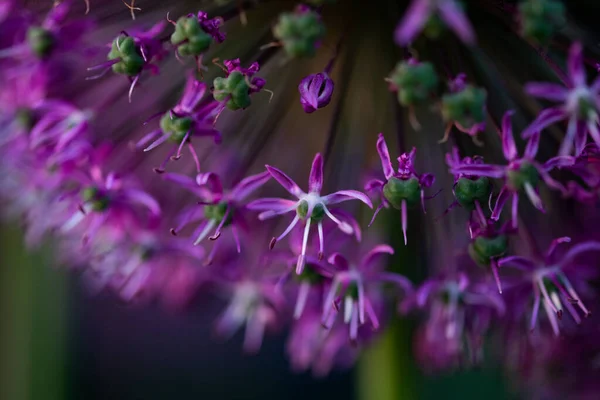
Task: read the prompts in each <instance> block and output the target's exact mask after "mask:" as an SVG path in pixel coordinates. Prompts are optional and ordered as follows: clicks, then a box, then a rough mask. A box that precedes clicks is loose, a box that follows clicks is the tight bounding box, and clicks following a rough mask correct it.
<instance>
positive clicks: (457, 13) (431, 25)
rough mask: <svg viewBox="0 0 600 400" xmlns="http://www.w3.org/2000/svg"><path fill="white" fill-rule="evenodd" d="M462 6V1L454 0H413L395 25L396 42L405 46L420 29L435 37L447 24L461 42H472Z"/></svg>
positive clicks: (473, 38) (471, 30) (472, 34)
mask: <svg viewBox="0 0 600 400" xmlns="http://www.w3.org/2000/svg"><path fill="white" fill-rule="evenodd" d="M462 8H463V6H462V3H460V2H459V1H456V0H413V1H412V2H411V3H410V6H408V10H407V11H406V13H405V14H404V17H403V18H402V20H401V21H400V23H399V24H398V26H397V27H396V32H395V33H394V37H395V39H396V43H398V44H399V45H401V46H406V45H407V44H409V43H410V42H412V41H413V40H414V39H415V38H416V37H417V35H418V34H419V33H420V32H421V31H424V32H425V34H426V35H427V36H429V37H432V38H436V37H438V36H439V35H440V33H441V31H442V30H443V29H444V27H445V26H447V27H448V28H450V29H452V30H453V31H454V33H456V35H457V36H458V37H459V38H460V39H461V40H462V41H463V42H465V43H467V44H474V43H475V33H474V32H473V27H472V26H471V23H470V22H469V20H468V19H467V17H466V16H465V14H464V12H463V10H462ZM444 25H445V26H444Z"/></svg>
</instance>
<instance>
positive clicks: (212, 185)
mask: <svg viewBox="0 0 600 400" xmlns="http://www.w3.org/2000/svg"><path fill="white" fill-rule="evenodd" d="M196 183H197V184H198V185H199V186H204V185H207V186H208V187H209V189H210V191H211V192H213V193H214V194H217V195H222V194H223V185H222V184H221V178H219V175H217V174H215V173H214V172H205V173H201V174H198V175H196Z"/></svg>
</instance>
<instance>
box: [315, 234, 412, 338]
mask: <svg viewBox="0 0 600 400" xmlns="http://www.w3.org/2000/svg"><path fill="white" fill-rule="evenodd" d="M383 254H394V249H392V248H391V247H390V246H388V245H387V244H380V245H377V246H375V247H373V249H371V250H370V251H369V252H368V253H367V254H365V255H364V257H363V258H362V259H360V260H359V261H358V262H355V261H353V260H348V259H346V258H345V257H344V256H343V255H342V254H340V253H334V254H332V255H331V256H329V258H328V261H329V263H331V264H332V265H334V266H335V267H336V272H335V273H334V275H333V279H332V282H331V286H330V288H329V292H328V293H327V297H326V298H325V301H324V302H323V315H322V316H321V322H322V323H323V326H324V327H325V328H327V329H331V327H332V326H333V324H334V322H335V319H336V316H337V314H338V312H339V311H340V310H341V308H342V307H343V309H344V323H346V324H348V325H349V332H350V340H351V341H352V342H356V340H357V338H358V328H359V327H360V326H362V325H364V324H365V323H367V320H368V321H369V323H370V325H371V327H372V328H373V330H377V329H379V324H380V323H379V317H378V316H377V312H376V311H375V307H374V304H375V303H376V302H378V301H379V300H378V299H379V296H380V295H381V289H382V285H383V284H385V283H392V284H394V285H395V286H397V287H398V288H399V289H402V290H403V291H404V292H405V293H407V292H410V291H411V290H412V284H411V283H410V281H409V280H408V279H406V278H405V277H404V276H402V275H400V274H396V273H392V272H386V271H384V270H382V263H381V262H378V261H380V260H378V259H379V257H380V256H381V255H383ZM342 303H343V304H342Z"/></svg>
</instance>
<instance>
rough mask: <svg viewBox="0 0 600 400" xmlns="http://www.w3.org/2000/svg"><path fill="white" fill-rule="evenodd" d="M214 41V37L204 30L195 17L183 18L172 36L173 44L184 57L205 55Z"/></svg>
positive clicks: (176, 25)
mask: <svg viewBox="0 0 600 400" xmlns="http://www.w3.org/2000/svg"><path fill="white" fill-rule="evenodd" d="M212 41H213V37H212V36H211V35H209V34H208V33H206V32H204V31H203V30H202V27H201V26H200V23H199V22H198V19H197V18H195V17H189V18H188V17H181V18H179V19H178V20H177V23H176V24H175V32H173V34H172V35H171V43H172V44H173V45H174V46H177V51H178V52H179V54H180V55H182V56H184V57H185V56H199V55H200V54H202V53H204V52H205V51H206V50H207V49H208V48H209V46H210V44H211V43H212Z"/></svg>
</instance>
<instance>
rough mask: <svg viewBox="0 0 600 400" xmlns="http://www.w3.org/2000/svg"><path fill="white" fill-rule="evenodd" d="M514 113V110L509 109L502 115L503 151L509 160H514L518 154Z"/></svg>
mask: <svg viewBox="0 0 600 400" xmlns="http://www.w3.org/2000/svg"><path fill="white" fill-rule="evenodd" d="M513 114H514V111H512V110H511V111H507V112H506V113H505V114H504V117H502V152H503V153H504V157H505V158H506V159H507V160H508V161H512V160H514V159H515V158H516V157H517V155H518V154H517V146H516V145H515V139H514V138H513V130H512V124H511V118H512V115H513Z"/></svg>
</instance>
